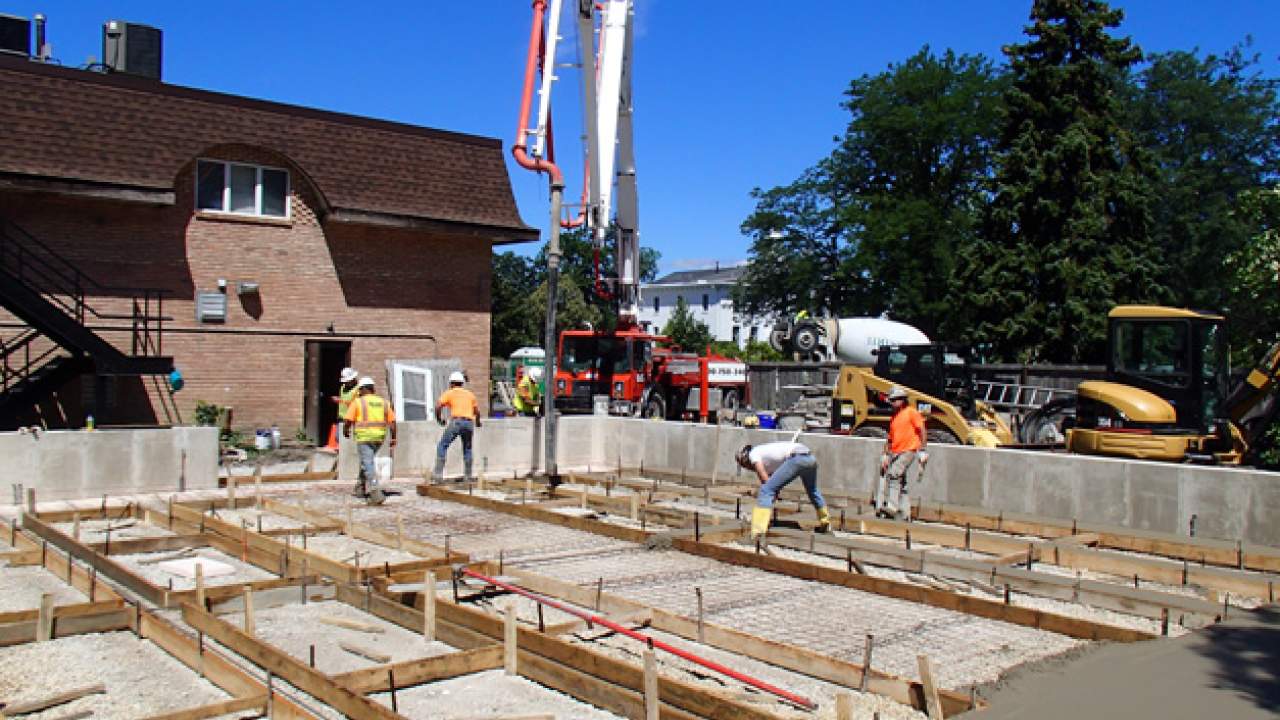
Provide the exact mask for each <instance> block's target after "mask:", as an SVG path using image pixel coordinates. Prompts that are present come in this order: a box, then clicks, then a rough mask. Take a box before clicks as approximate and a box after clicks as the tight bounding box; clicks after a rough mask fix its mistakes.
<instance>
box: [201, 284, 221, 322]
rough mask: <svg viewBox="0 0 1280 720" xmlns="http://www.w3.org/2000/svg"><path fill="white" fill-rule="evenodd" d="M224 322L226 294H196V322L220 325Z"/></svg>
mask: <svg viewBox="0 0 1280 720" xmlns="http://www.w3.org/2000/svg"><path fill="white" fill-rule="evenodd" d="M226 321H227V295H226V293H223V292H218V291H214V292H197V293H196V322H202V323H214V322H217V323H220V322H226Z"/></svg>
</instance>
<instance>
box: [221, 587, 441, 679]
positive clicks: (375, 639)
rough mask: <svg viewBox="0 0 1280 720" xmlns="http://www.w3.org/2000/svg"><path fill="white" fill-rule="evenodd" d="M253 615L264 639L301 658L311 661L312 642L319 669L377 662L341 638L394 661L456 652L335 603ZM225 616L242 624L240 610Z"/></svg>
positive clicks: (329, 670)
mask: <svg viewBox="0 0 1280 720" xmlns="http://www.w3.org/2000/svg"><path fill="white" fill-rule="evenodd" d="M253 617H254V625H255V630H256V632H257V636H258V637H259V638H260V639H261V640H263V641H265V642H267V643H268V644H270V645H273V646H275V647H276V648H278V649H280V650H282V651H284V652H286V653H288V654H290V655H292V656H293V657H295V658H298V659H299V660H302V661H303V662H307V661H309V659H310V653H311V646H312V645H314V646H315V648H316V669H317V670H320V671H321V672H323V673H328V674H335V673H344V672H350V671H352V670H359V669H361V668H366V667H370V666H373V665H378V664H379V663H375V662H373V661H372V660H368V659H366V658H363V657H360V656H359V655H354V654H352V653H349V652H347V651H346V650H343V649H342V648H340V647H338V643H340V642H345V643H350V644H352V645H356V646H358V647H362V648H367V649H369V650H374V651H376V652H379V653H382V654H383V655H390V656H391V662H403V661H405V660H415V659H417V658H425V657H435V656H437V655H445V654H448V653H451V652H455V649H454V648H452V647H450V646H449V645H446V644H444V643H442V642H438V641H436V642H427V641H426V640H425V639H424V638H423V637H422V634H421V633H414V632H410V631H409V630H406V629H405V628H402V627H400V626H399V625H395V624H393V623H389V622H387V621H385V620H382V619H381V618H378V617H376V616H374V615H370V614H369V613H366V612H362V611H360V610H357V609H356V608H353V607H351V606H350V605H347V604H346V603H340V602H336V601H326V602H313V603H307V604H306V605H282V606H280V607H274V608H268V609H265V610H255V611H254V614H253ZM323 617H339V618H344V619H347V620H355V621H357V622H361V623H365V624H368V625H373V626H376V627H379V628H382V630H383V632H381V633H366V632H361V631H359V630H349V629H347V628H342V627H337V626H334V625H328V624H326V623H323V622H321V621H320V618H323ZM222 619H223V620H225V621H226V622H228V623H231V624H232V625H235V626H236V627H243V626H244V615H243V614H242V613H232V614H229V615H223V616H222Z"/></svg>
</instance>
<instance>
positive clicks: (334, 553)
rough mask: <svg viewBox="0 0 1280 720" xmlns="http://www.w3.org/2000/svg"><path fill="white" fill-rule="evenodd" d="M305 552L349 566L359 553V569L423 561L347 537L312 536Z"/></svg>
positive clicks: (417, 556) (384, 547)
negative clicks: (385, 564)
mask: <svg viewBox="0 0 1280 720" xmlns="http://www.w3.org/2000/svg"><path fill="white" fill-rule="evenodd" d="M307 550H309V551H310V552H313V553H317V554H319V555H323V556H325V557H327V558H331V559H333V560H337V561H338V562H344V563H348V564H351V563H353V562H354V560H353V556H354V555H355V554H356V553H357V552H359V553H360V567H368V566H369V565H381V564H383V563H391V564H392V565H394V564H396V563H403V562H413V561H414V560H423V559H424V558H423V557H422V556H420V555H414V554H413V553H411V552H407V551H405V550H397V549H395V548H389V547H386V546H385V545H377V544H375V543H371V542H367V541H364V540H356V539H353V538H351V537H350V536H347V535H313V536H310V537H308V538H307Z"/></svg>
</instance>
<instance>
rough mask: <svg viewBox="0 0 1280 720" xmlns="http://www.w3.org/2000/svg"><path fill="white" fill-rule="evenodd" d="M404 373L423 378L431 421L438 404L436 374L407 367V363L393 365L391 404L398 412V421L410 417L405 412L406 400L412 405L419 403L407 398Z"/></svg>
mask: <svg viewBox="0 0 1280 720" xmlns="http://www.w3.org/2000/svg"><path fill="white" fill-rule="evenodd" d="M404 373H408V374H412V375H421V376H422V378H423V380H422V387H423V390H424V393H425V395H426V398H425V404H426V408H427V418H428V419H430V418H431V416H432V415H433V414H434V410H435V403H436V397H435V382H434V381H435V373H433V372H431V371H430V370H428V369H427V368H422V367H417V366H414V365H407V364H405V363H391V382H392V393H391V402H392V406H393V407H394V408H395V411H396V419H397V420H402V419H405V418H407V417H409V416H408V413H406V412H405V410H404V407H405V400H406V399H407V400H408V401H409V402H412V403H418V402H419V400H418V399H417V398H405V396H404V387H403V384H402V382H401V378H402V376H403V374H404Z"/></svg>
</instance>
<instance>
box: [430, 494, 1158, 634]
mask: <svg viewBox="0 0 1280 720" xmlns="http://www.w3.org/2000/svg"><path fill="white" fill-rule="evenodd" d="M418 493H419V494H421V495H425V496H427V497H432V498H436V499H439V500H448V501H453V502H458V503H463V504H467V505H472V506H474V507H480V508H484V509H487V510H493V511H496V512H503V513H506V514H509V515H515V516H517V517H523V518H526V519H529V520H536V521H540V522H546V523H551V524H555V525H560V526H562V527H568V528H572V529H577V530H582V531H585V532H590V533H595V534H598V535H604V536H606V537H612V538H615V539H618V540H625V541H628V542H635V543H644V542H647V541H649V540H650V538H651V537H652V536H654V535H657V534H658V533H654V532H652V531H648V530H641V529H636V528H629V527H624V526H620V525H614V524H611V523H607V522H603V521H600V520H595V519H591V518H586V517H575V516H568V515H563V514H560V513H557V512H553V511H552V510H549V509H547V508H542V507H538V506H536V505H532V504H523V505H517V504H512V503H506V502H502V501H499V500H493V499H489V498H485V497H480V496H475V495H466V494H463V493H461V492H458V491H455V490H450V489H446V488H444V487H441V486H433V485H419V486H418ZM695 534H696V530H695ZM715 540H718V538H708V539H699V538H698V537H672V538H671V544H672V547H673V548H674V549H676V550H680V551H682V552H687V553H689V554H692V555H698V556H701V557H706V558H710V559H713V560H718V561H720V562H725V563H729V564H732V565H740V566H743V567H751V568H755V569H759V570H766V571H769V572H776V573H779V574H783V575H788V576H791V577H796V578H800V579H803V580H811V581H816V582H822V583H827V584H830V585H838V586H841V587H848V588H851V589H854V590H862V591H865V592H871V593H875V594H877V595H883V596H886V597H892V598H896V599H899V600H907V601H910V602H916V603H920V604H924V605H930V606H933V607H938V608H942V609H944V610H952V611H955V612H962V613H966V614H969V615H974V616H977V617H984V618H987V619H990V620H999V621H1002V622H1008V623H1012V624H1015V625H1023V626H1026V627H1032V628H1037V629H1040V630H1047V631H1049V632H1055V633H1058V634H1061V635H1067V636H1070V637H1074V638H1079V639H1083V640H1112V641H1118V642H1133V641H1136V640H1145V639H1149V638H1151V637H1154V636H1153V635H1152V634H1151V633H1145V632H1141V631H1138V630H1131V629H1128V628H1119V627H1115V626H1112V625H1107V624H1105V623H1100V622H1096V621H1092V620H1086V619H1081V618H1074V617H1068V616H1065V615H1059V614H1056V613H1050V612H1045V611H1043V610H1036V609H1032V608H1026V607H1019V606H1016V605H1011V604H1008V603H1004V602H1000V601H996V600H987V599H985V598H981V597H975V596H970V595H962V594H959V593H957V592H955V591H951V590H941V589H937V588H933V587H926V586H921V585H916V584H913V583H907V582H900V581H896V580H890V579H887V578H876V577H870V576H867V575H862V574H860V573H858V572H855V571H846V570H839V569H835V568H831V567H826V566H822V565H815V564H811V563H805V562H800V561H798V560H790V559H787V558H781V557H774V556H771V555H768V554H764V553H759V552H752V551H750V550H747V549H740V548H735V547H729V546H725V545H719V544H716V542H715Z"/></svg>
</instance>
